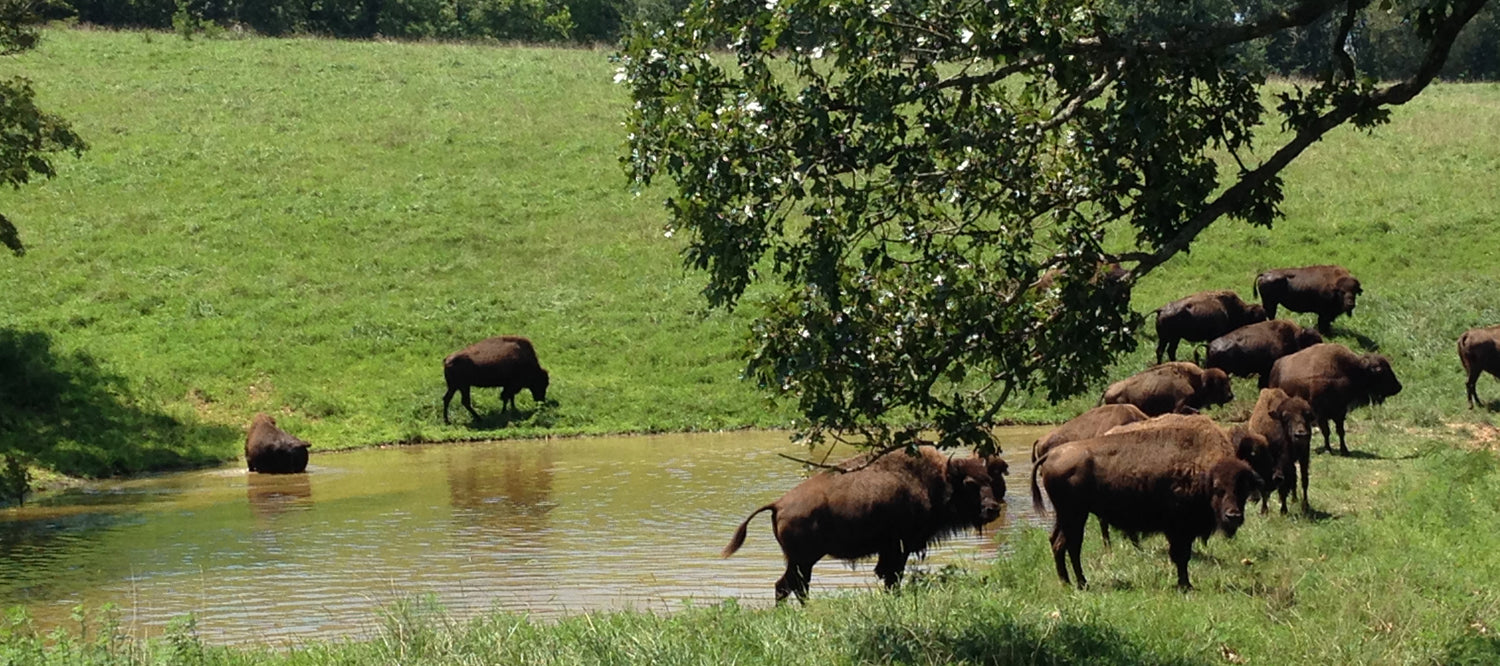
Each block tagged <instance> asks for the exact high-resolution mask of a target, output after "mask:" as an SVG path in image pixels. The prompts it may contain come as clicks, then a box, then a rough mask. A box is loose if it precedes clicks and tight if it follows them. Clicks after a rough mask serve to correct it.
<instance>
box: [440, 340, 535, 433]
mask: <svg viewBox="0 0 1500 666" xmlns="http://www.w3.org/2000/svg"><path fill="white" fill-rule="evenodd" d="M443 379H445V380H447V382H448V392H447V393H445V394H443V423H449V421H448V403H449V401H451V400H453V394H454V393H457V392H460V391H462V392H463V405H464V409H467V410H469V414H471V415H473V417H474V418H475V419H478V418H479V413H478V412H476V411H474V403H473V402H471V401H470V399H469V387H471V386H478V387H481V388H494V387H497V386H498V387H500V408H501V409H506V408H509V409H515V407H516V394H517V393H520V392H521V389H530V390H531V399H532V400H535V401H537V402H538V403H540V402H542V401H544V400H546V399H547V383H548V378H547V371H546V370H543V369H542V366H541V364H540V363H538V362H537V360H536V349H534V348H533V347H532V346H531V341H530V340H527V339H526V338H523V337H519V336H515V335H502V336H500V337H496V338H489V339H486V340H480V341H479V342H476V343H474V344H472V345H469V346H467V347H464V348H463V349H460V350H458V351H456V352H453V353H452V354H449V355H448V358H445V359H443Z"/></svg>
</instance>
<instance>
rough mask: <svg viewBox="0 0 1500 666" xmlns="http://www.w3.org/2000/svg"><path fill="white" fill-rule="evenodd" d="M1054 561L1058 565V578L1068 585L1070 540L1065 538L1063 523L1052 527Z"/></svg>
mask: <svg viewBox="0 0 1500 666" xmlns="http://www.w3.org/2000/svg"><path fill="white" fill-rule="evenodd" d="M1051 541H1052V561H1053V563H1054V564H1056V565H1057V578H1058V579H1059V580H1061V581H1062V582H1063V584H1065V585H1066V584H1068V583H1071V582H1073V581H1070V580H1068V554H1067V547H1068V540H1067V539H1066V538H1065V537H1064V536H1063V529H1062V522H1061V521H1058V522H1056V523H1054V524H1053V525H1052V539H1051Z"/></svg>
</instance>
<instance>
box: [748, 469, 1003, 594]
mask: <svg viewBox="0 0 1500 666" xmlns="http://www.w3.org/2000/svg"><path fill="white" fill-rule="evenodd" d="M872 456H873V458H872ZM1007 471H1009V468H1008V466H1007V465H1006V463H1005V460H1003V459H1001V458H1000V456H989V457H980V456H977V455H976V456H971V457H956V456H947V455H944V454H942V453H939V452H938V450H937V449H935V448H933V447H931V446H922V447H920V448H919V449H918V450H917V452H916V453H915V454H909V453H907V452H904V451H893V452H889V453H884V454H866V455H864V456H858V457H855V458H852V459H850V460H846V461H844V462H842V463H840V464H839V465H838V466H837V467H836V468H835V469H831V470H826V471H824V472H822V473H820V474H817V475H816V476H813V477H812V478H809V479H807V480H806V481H803V482H802V483H800V484H798V485H797V486H796V487H795V488H792V489H791V490H790V491H788V492H787V493H786V494H785V495H782V496H781V499H778V500H776V501H774V502H771V503H770V504H767V505H765V506H763V507H761V508H759V509H756V510H755V511H752V512H750V515H749V516H748V517H746V518H745V521H744V522H742V523H740V526H739V529H737V530H735V532H734V537H733V538H732V539H730V541H729V545H727V546H725V547H724V552H723V553H722V554H723V556H724V557H729V556H730V555H733V554H734V552H735V551H737V550H739V549H740V546H742V545H744V543H745V531H746V528H747V527H748V526H749V525H750V520H751V519H752V518H754V517H755V516H756V514H759V513H760V512H762V511H766V510H770V512H771V528H772V532H773V533H774V534H775V535H776V542H777V543H779V544H781V552H782V554H783V555H785V556H786V573H785V574H783V575H782V576H781V579H780V580H778V581H776V600H777V601H782V600H784V599H786V597H787V595H789V594H796V595H797V600H798V601H804V602H805V601H806V600H807V588H808V581H809V580H811V578H812V567H813V564H816V563H817V561H818V560H820V559H822V558H823V557H824V556H830V557H836V558H840V559H845V560H856V559H859V558H863V557H868V556H870V555H878V556H879V560H877V561H876V563H875V575H876V576H879V577H880V579H881V580H882V581H885V585H886V587H887V588H890V587H894V586H895V585H896V584H897V583H899V582H900V581H901V574H902V572H903V571H905V569H906V560H907V557H908V556H909V555H911V554H912V553H920V552H923V551H925V550H926V549H927V546H928V545H930V544H932V543H933V542H934V541H935V540H938V539H941V538H943V537H945V536H947V535H949V534H952V533H954V532H958V531H961V530H963V529H965V528H970V527H972V528H976V529H977V528H980V527H983V526H984V525H985V524H986V523H988V522H990V521H992V520H994V519H995V518H998V517H999V516H1000V502H1001V501H1003V500H1004V498H1005V479H1004V478H1003V477H1004V475H1005V473H1006V472H1007Z"/></svg>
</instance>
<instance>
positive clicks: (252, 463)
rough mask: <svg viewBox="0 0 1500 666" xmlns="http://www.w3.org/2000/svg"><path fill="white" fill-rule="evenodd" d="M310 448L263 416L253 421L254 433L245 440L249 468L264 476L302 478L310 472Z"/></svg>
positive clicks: (258, 416)
mask: <svg viewBox="0 0 1500 666" xmlns="http://www.w3.org/2000/svg"><path fill="white" fill-rule="evenodd" d="M309 446H311V444H308V443H307V442H304V441H302V440H300V439H297V438H296V437H293V436H291V435H289V434H287V432H286V431H285V430H282V429H281V428H278V427H276V419H273V418H271V417H270V416H267V415H266V414H265V413H264V412H261V413H258V414H256V415H255V418H254V419H252V420H251V421H250V433H249V434H248V435H246V436H245V464H246V465H247V466H248V467H249V468H250V471H252V472H260V473H263V474H300V473H302V472H305V471H307V448H308V447H309Z"/></svg>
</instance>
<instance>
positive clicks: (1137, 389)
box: [1100, 361, 1234, 416]
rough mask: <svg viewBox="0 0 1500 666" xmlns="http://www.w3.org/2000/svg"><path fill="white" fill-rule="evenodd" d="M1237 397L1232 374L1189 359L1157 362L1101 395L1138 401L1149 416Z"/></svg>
mask: <svg viewBox="0 0 1500 666" xmlns="http://www.w3.org/2000/svg"><path fill="white" fill-rule="evenodd" d="M1233 399H1234V393H1233V392H1232V391H1231V390H1230V388H1229V375H1227V374H1224V371H1223V370H1219V369H1216V368H1210V369H1208V370H1204V369H1202V368H1200V367H1198V366H1196V365H1194V364H1192V363H1188V362H1186V361H1174V362H1172V363H1163V364H1161V365H1155V366H1152V367H1150V368H1147V369H1146V370H1143V371H1141V372H1139V373H1136V374H1134V375H1131V376H1129V377H1126V378H1125V379H1122V380H1120V381H1117V382H1115V383H1113V384H1110V385H1109V388H1107V389H1105V390H1104V397H1103V398H1101V399H1100V402H1101V403H1102V404H1106V405H1121V404H1123V405H1135V406H1136V407H1137V408H1139V409H1140V410H1141V411H1142V412H1145V413H1146V415H1147V416H1160V415H1162V414H1168V413H1171V412H1193V411H1197V410H1199V409H1203V408H1205V407H1208V406H1209V405H1219V404H1223V403H1226V402H1229V401H1230V400H1233Z"/></svg>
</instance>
